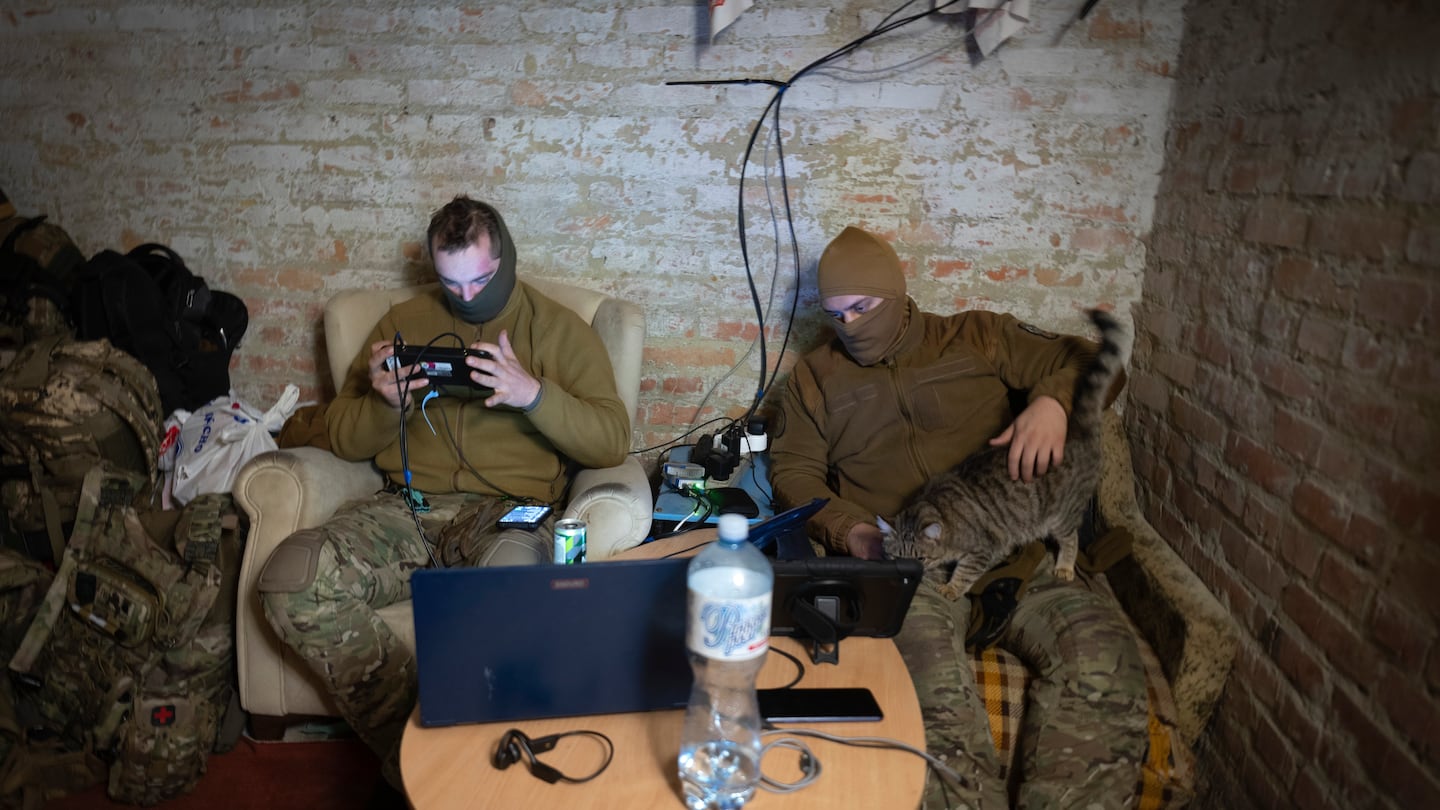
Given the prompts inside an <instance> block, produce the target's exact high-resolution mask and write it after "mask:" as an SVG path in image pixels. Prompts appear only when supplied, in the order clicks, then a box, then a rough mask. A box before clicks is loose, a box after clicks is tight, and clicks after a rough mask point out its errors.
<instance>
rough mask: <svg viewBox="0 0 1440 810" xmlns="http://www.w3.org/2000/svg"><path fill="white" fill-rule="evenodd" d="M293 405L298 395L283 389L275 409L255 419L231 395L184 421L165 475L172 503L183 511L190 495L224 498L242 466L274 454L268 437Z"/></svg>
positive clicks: (297, 391)
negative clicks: (218, 494)
mask: <svg viewBox="0 0 1440 810" xmlns="http://www.w3.org/2000/svg"><path fill="white" fill-rule="evenodd" d="M299 399H300V389H299V388H297V387H295V386H294V385H287V386H285V392H284V393H282V394H281V395H280V399H279V400H278V401H277V402H276V403H275V406H274V407H272V408H271V409H270V410H268V411H266V412H264V413H263V414H261V413H256V412H255V410H254V409H253V408H251V407H250V406H248V405H246V404H245V403H244V402H243V401H241V400H240V398H239V397H237V396H235V392H234V391H231V392H230V394H229V395H228V396H223V397H217V398H215V399H213V400H211V401H210V402H208V403H206V404H205V405H202V406H201V407H200V408H198V409H197V410H196V411H195V412H194V413H192V414H190V415H189V416H188V417H187V418H184V422H183V423H182V424H181V425H180V435H179V438H178V440H177V441H176V442H175V449H174V451H173V452H174V456H173V465H172V467H171V469H170V471H169V473H167V475H168V476H169V477H170V487H169V490H170V497H171V499H172V500H173V501H174V503H175V504H177V505H182V506H183V505H184V504H186V503H188V502H189V501H190V499H192V498H194V497H195V496H196V495H203V494H205V493H207V492H229V491H230V487H231V485H232V484H234V483H235V476H236V475H237V474H238V473H239V472H240V468H241V467H243V466H244V465H245V462H247V461H249V460H250V459H252V458H254V457H255V456H258V455H260V454H261V453H264V452H267V451H269V450H275V449H276V445H275V440H274V439H273V438H271V436H270V434H271V432H272V431H274V432H278V431H279V430H280V428H281V427H283V426H284V424H285V420H286V419H288V418H289V417H290V415H291V414H292V413H294V412H295V406H296V403H297V402H298V401H299ZM177 414H178V412H177Z"/></svg>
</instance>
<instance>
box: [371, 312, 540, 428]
mask: <svg viewBox="0 0 1440 810" xmlns="http://www.w3.org/2000/svg"><path fill="white" fill-rule="evenodd" d="M499 339H500V342H499V343H498V344H495V343H485V342H483V341H476V342H475V343H472V344H470V345H469V346H467V347H465V348H463V349H461V348H456V347H437V346H405V345H403V344H401V345H400V348H399V353H398V354H397V352H396V345H395V342H392V341H380V342H376V343H374V344H372V345H371V356H370V384H371V387H372V388H374V390H375V391H376V392H377V393H379V394H380V396H381V397H383V398H384V399H385V401H386V402H387V403H388V404H389V405H390V407H392V408H395V409H397V410H398V409H400V408H401V407H402V405H405V404H408V400H409V397H410V394H411V392H413V391H414V390H415V389H417V388H423V387H425V385H424V384H423V383H428V382H436V383H437V384H441V385H466V384H468V385H469V387H471V388H474V389H477V390H479V391H482V392H484V391H488V392H490V395H489V396H488V397H487V398H486V400H485V406H486V407H488V408H493V407H495V406H496V405H510V406H512V407H516V408H522V409H523V408H525V407H527V406H529V405H532V404H533V403H535V402H536V401H537V399H538V397H539V394H540V381H539V380H536V379H535V378H534V377H531V376H530V374H529V373H527V372H526V371H525V369H524V367H523V366H521V365H520V362H519V360H518V358H516V356H515V350H514V348H513V347H512V346H511V345H510V338H509V335H508V334H507V333H506V332H504V331H501V333H500V338H499ZM402 363H403V364H404V365H401V364H402ZM422 363H423V365H422ZM461 369H466V370H468V372H469V376H468V378H463V379H462V378H460V376H459V375H460V372H461ZM402 396H403V397H404V398H405V399H406V400H407V402H402Z"/></svg>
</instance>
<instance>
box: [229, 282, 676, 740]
mask: <svg viewBox="0 0 1440 810" xmlns="http://www.w3.org/2000/svg"><path fill="white" fill-rule="evenodd" d="M525 283H527V284H530V285H531V286H532V287H534V288H535V289H537V290H539V291H540V292H541V293H543V294H544V295H546V296H549V297H550V298H552V299H554V300H555V301H557V302H559V303H561V304H563V305H565V306H567V307H569V308H570V309H572V310H574V311H575V312H577V313H579V315H580V317H581V318H583V319H585V321H587V322H588V323H589V324H590V325H591V327H593V328H594V329H595V331H596V333H598V334H599V336H600V340H601V341H602V342H603V343H604V344H605V348H606V349H607V350H608V352H609V355H610V363H611V365H612V366H614V369H615V382H616V386H617V388H618V390H619V393H620V398H621V399H622V400H623V401H624V402H625V405H626V407H627V408H628V409H629V412H630V413H631V414H632V415H633V414H634V413H635V407H636V401H637V400H638V398H639V392H640V361H641V352H642V351H643V348H644V341H645V319H644V316H643V313H642V312H641V310H640V308H639V307H637V306H636V305H634V304H631V303H628V302H625V301H621V300H618V299H616V298H612V297H610V296H608V295H604V294H601V293H597V292H594V291H591V290H586V289H582V288H580V287H572V286H570V285H567V284H560V283H557V282H547V281H540V280H531V279H526V280H525ZM421 289H423V288H422V287H409V288H403V289H395V290H352V291H346V292H342V293H339V294H337V295H336V296H335V297H334V298H331V299H330V301H329V302H328V303H327V304H326V305H325V314H324V318H325V341H326V347H327V354H328V356H329V360H330V368H331V372H332V374H333V375H334V379H335V387H336V389H337V390H338V389H339V388H340V386H341V382H342V380H343V377H344V375H345V372H346V371H347V370H348V369H349V367H350V363H351V361H353V360H354V358H355V355H356V354H357V353H358V352H359V351H360V349H361V346H362V344H363V343H364V341H365V339H366V338H367V337H368V336H369V334H370V330H371V329H373V328H374V326H375V324H376V323H377V322H378V321H379V320H380V317H381V316H382V315H384V313H385V312H386V310H388V309H389V308H390V307H391V306H393V305H395V304H397V303H399V302H401V301H404V300H406V299H408V298H411V297H413V296H414V295H415V294H416V293H417V292H419V291H420V290H421ZM382 484H383V482H382V480H381V476H380V473H379V472H378V471H377V470H376V469H375V468H374V466H373V465H371V464H370V463H369V462H349V461H343V460H341V459H340V458H338V457H336V456H335V455H333V454H331V453H329V452H327V451H324V450H321V449H319V448H314V447H302V448H294V449H288V450H280V451H277V452H273V453H266V454H264V455H261V456H258V457H256V458H255V459H253V460H251V461H250V462H249V463H248V464H246V465H245V467H244V468H242V469H241V471H240V473H239V475H238V476H237V477H236V479H235V486H234V490H233V492H234V495H235V500H236V501H237V502H238V503H239V504H240V507H241V508H242V509H244V510H245V513H246V514H247V515H249V517H250V536H249V538H248V539H247V542H246V545H245V551H244V556H243V558H242V560H241V564H240V595H239V600H238V604H237V607H236V619H235V636H236V638H235V645H236V659H237V663H238V665H239V670H240V703H241V705H242V706H244V707H245V710H246V711H248V712H250V714H251V716H252V729H254V730H255V732H256V734H257V736H270V735H272V734H274V733H275V732H278V731H279V730H281V729H283V727H284V721H283V720H277V719H276V718H283V717H286V716H295V715H309V716H337V715H338V714H339V712H338V710H337V709H336V708H335V706H334V704H333V703H332V702H331V700H330V697H329V695H328V694H326V692H325V690H324V688H323V687H322V686H321V685H320V682H319V681H318V680H317V679H316V678H315V677H314V676H313V675H312V674H311V672H310V670H309V669H307V668H306V667H305V666H304V664H303V663H302V662H301V661H300V660H299V659H298V658H297V657H295V656H294V654H293V653H292V652H291V651H290V650H289V648H287V647H285V646H284V645H283V644H282V643H281V641H280V639H279V637H278V636H277V635H276V634H275V632H274V631H273V630H272V629H271V628H270V625H269V623H268V622H266V620H265V616H264V613H263V612H262V610H261V607H260V599H259V595H258V593H257V592H256V588H255V583H256V581H257V580H258V579H259V577H260V572H261V571H262V570H263V569H264V567H265V563H266V561H267V560H269V558H270V554H271V552H273V551H274V550H275V547H276V546H277V545H278V544H279V543H280V541H282V540H284V539H285V538H286V537H288V536H290V534H292V533H293V532H295V531H298V530H300V529H304V528H310V527H313V526H317V525H319V524H320V523H322V522H324V521H325V520H326V519H327V518H328V517H329V516H330V515H332V514H333V513H334V512H335V510H336V509H337V508H338V507H339V506H340V505H341V504H344V503H346V502H347V501H350V500H352V499H355V498H359V497H363V496H365V495H369V494H370V493H372V492H374V491H376V490H377V489H379V488H380V487H381V486H382ZM652 511H653V501H652V496H651V492H650V483H649V480H648V478H647V476H646V474H645V471H644V468H643V467H642V466H641V464H640V462H639V460H638V459H636V458H635V457H633V456H632V457H630V458H628V459H626V461H625V463H624V464H621V465H619V466H618V467H611V468H608V469H603V470H583V471H581V472H580V473H579V475H578V476H577V477H576V480H575V482H574V484H573V486H572V497H571V500H570V502H569V503H568V504H567V505H566V509H565V512H564V515H565V517H578V518H582V519H584V520H585V521H586V523H587V526H588V531H587V554H588V556H589V557H590V558H591V559H604V558H606V557H609V556H611V555H613V554H615V553H618V552H620V551H623V550H625V549H627V548H630V547H632V546H635V545H638V544H639V543H640V541H641V540H643V539H644V538H645V536H646V535H647V534H648V533H649V531H650V518H651V514H652ZM380 615H381V617H382V618H384V620H385V622H386V623H387V624H389V625H390V627H391V629H392V630H393V631H394V632H395V633H396V635H398V636H399V637H400V638H401V639H403V640H404V641H406V642H407V643H408V644H409V645H410V647H411V649H412V650H413V649H414V645H415V630H414V625H413V620H412V615H411V608H410V603H409V602H408V601H406V602H402V603H400V604H396V605H392V606H390V607H388V608H385V609H383V610H381V611H380Z"/></svg>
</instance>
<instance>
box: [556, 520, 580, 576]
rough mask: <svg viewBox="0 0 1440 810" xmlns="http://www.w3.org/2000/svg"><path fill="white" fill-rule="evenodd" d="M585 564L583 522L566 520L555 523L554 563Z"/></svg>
mask: <svg viewBox="0 0 1440 810" xmlns="http://www.w3.org/2000/svg"><path fill="white" fill-rule="evenodd" d="M583 562H585V521H583V520H575V519H573V518H566V519H565V520H557V521H555V563H556V564H557V565H572V564H574V563H583Z"/></svg>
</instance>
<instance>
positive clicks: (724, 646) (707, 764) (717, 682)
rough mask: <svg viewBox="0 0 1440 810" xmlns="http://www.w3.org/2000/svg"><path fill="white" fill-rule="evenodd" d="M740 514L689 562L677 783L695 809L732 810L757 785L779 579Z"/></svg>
mask: <svg viewBox="0 0 1440 810" xmlns="http://www.w3.org/2000/svg"><path fill="white" fill-rule="evenodd" d="M749 531H750V527H749V524H747V523H746V521H745V518H743V517H741V516H740V515H721V516H720V539H719V540H717V541H716V542H714V543H711V544H710V546H709V547H708V548H706V549H705V550H704V551H702V552H700V553H699V554H697V555H696V556H695V559H693V560H691V561H690V568H689V571H688V581H689V591H690V607H689V625H688V628H687V630H686V634H685V646H686V647H688V648H689V650H690V666H691V668H692V669H693V670H694V672H695V685H694V687H692V688H691V691H690V706H689V708H688V709H686V710H685V728H684V731H683V732H682V735H681V738H680V761H679V765H680V784H681V786H682V788H683V789H684V791H685V796H684V798H685V806H686V807H689V808H690V810H734V808H738V807H741V806H742V805H744V804H745V802H747V801H749V800H750V798H751V797H752V796H754V795H755V787H756V786H757V785H758V784H759V783H760V706H759V705H758V703H757V702H756V699H755V676H756V675H758V674H759V673H760V667H761V666H762V665H764V663H765V652H766V651H767V650H769V649H770V594H771V591H772V590H773V589H774V586H775V572H774V570H773V569H772V568H771V567H770V562H769V561H768V560H766V559H765V555H763V554H761V553H760V550H759V549H757V548H755V546H753V545H751V544H750V543H749V542H748V541H747V538H748V536H749Z"/></svg>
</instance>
